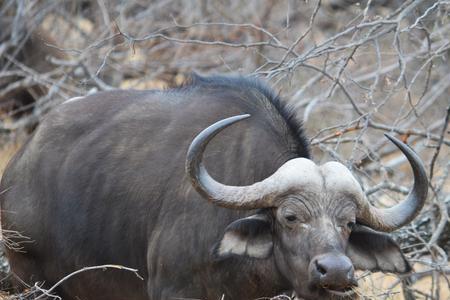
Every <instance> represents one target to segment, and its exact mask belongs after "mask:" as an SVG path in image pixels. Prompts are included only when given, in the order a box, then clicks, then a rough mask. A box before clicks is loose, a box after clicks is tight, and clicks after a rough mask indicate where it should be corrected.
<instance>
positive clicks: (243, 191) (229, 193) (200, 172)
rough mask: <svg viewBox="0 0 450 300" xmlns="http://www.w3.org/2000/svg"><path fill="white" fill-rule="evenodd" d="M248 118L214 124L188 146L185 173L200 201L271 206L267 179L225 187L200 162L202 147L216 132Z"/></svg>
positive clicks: (231, 119) (231, 204) (219, 203)
mask: <svg viewBox="0 0 450 300" xmlns="http://www.w3.org/2000/svg"><path fill="white" fill-rule="evenodd" d="M248 117H250V115H248V114H246V115H239V116H234V117H230V118H227V119H224V120H221V121H218V122H216V123H214V124H212V125H211V126H209V127H208V128H206V129H204V130H203V131H202V132H200V133H199V134H198V135H197V136H196V137H195V139H194V140H193V141H192V143H191V145H190V146H189V150H188V152H187V156H186V173H187V174H188V175H189V177H190V179H191V182H192V185H193V186H194V188H195V189H196V190H197V192H199V193H200V194H201V195H202V196H203V197H204V198H206V199H208V201H211V202H212V203H214V204H216V205H218V206H222V207H227V208H235V209H255V208H262V207H271V206H273V203H272V201H271V199H272V198H273V197H272V195H271V194H272V192H271V189H270V184H269V181H270V177H269V178H267V179H266V180H263V181H261V182H257V183H254V184H252V185H249V186H229V185H224V184H222V183H220V182H217V181H216V180H214V178H212V177H211V176H210V175H209V174H208V171H207V170H206V169H205V166H204V165H203V163H202V159H203V153H204V151H205V149H206V146H207V145H208V143H209V142H210V141H211V139H212V138H214V137H215V136H216V135H217V134H218V133H219V132H221V131H222V130H224V129H225V128H227V127H228V126H231V125H232V124H234V123H236V122H239V121H241V120H244V119H247V118H248Z"/></svg>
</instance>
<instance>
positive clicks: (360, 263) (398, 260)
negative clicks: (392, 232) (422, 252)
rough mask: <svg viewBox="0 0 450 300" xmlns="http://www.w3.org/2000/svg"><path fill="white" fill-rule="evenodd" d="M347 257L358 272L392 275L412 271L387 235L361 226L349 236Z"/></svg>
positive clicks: (397, 247) (398, 248)
mask: <svg viewBox="0 0 450 300" xmlns="http://www.w3.org/2000/svg"><path fill="white" fill-rule="evenodd" d="M347 256H348V257H349V258H350V259H351V260H352V262H353V266H354V267H355V268H356V269H360V270H370V271H382V272H392V273H408V272H410V271H411V270H412V269H411V266H410V264H409V263H408V261H407V260H406V258H405V256H404V255H403V253H402V251H401V250H400V247H399V246H398V245H397V243H396V242H395V241H394V240H393V239H392V238H391V237H390V236H389V235H387V234H384V233H379V232H377V231H374V230H372V229H370V228H368V227H366V226H362V225H356V226H355V227H354V229H353V230H352V233H351V234H350V238H349V245H348V248H347Z"/></svg>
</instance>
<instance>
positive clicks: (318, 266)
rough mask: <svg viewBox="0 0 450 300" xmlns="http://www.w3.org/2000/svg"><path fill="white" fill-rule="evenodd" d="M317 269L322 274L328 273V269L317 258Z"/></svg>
mask: <svg viewBox="0 0 450 300" xmlns="http://www.w3.org/2000/svg"><path fill="white" fill-rule="evenodd" d="M316 270H317V272H319V273H320V275H322V276H323V275H325V274H327V270H326V269H325V268H324V267H323V266H322V265H321V264H320V263H319V261H317V260H316Z"/></svg>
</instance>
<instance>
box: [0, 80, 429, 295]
mask: <svg viewBox="0 0 450 300" xmlns="http://www.w3.org/2000/svg"><path fill="white" fill-rule="evenodd" d="M244 114H249V115H251V117H250V118H248V115H244ZM243 119H246V120H245V121H241V120H243ZM238 121H241V122H238ZM235 123H236V124H235ZM211 124H213V125H211ZM232 124H234V125H233V126H231V127H229V128H227V129H226V130H225V131H223V132H222V133H220V135H219V136H217V137H215V138H214V136H215V135H217V134H218V133H219V132H220V131H222V130H223V129H225V128H226V127H228V126H230V125H232ZM210 125H211V126H210ZM205 128H206V129H205ZM388 137H389V136H388ZM389 139H390V140H391V141H392V142H393V143H394V144H395V145H396V146H397V147H398V148H400V150H401V151H402V152H403V153H404V155H406V157H407V158H408V160H409V162H410V164H411V166H412V169H413V172H414V186H413V188H412V190H411V193H410V194H409V195H408V196H407V199H405V200H404V201H402V202H401V203H399V204H398V205H396V206H394V207H392V208H388V209H380V208H376V207H374V206H372V205H371V204H370V203H369V202H368V201H367V200H366V198H365V196H364V193H363V192H362V189H361V187H360V185H359V184H358V182H357V181H356V180H355V178H354V177H353V176H352V174H351V172H350V171H349V170H348V169H347V168H346V167H345V166H344V165H342V164H340V163H338V162H329V163H326V164H324V165H321V166H319V165H316V164H315V163H314V162H313V161H311V160H310V159H309V158H310V154H309V150H308V142H307V140H306V139H305V137H304V134H303V131H302V126H301V123H300V122H299V121H298V120H297V119H296V118H295V117H294V115H293V112H292V111H291V110H290V109H289V107H287V106H286V105H285V104H283V102H282V101H281V100H280V99H279V97H278V96H276V95H275V94H274V93H273V92H272V91H271V89H270V88H268V87H267V86H266V85H264V83H262V82H260V81H258V80H257V79H252V78H246V77H231V76H216V77H200V76H193V78H192V79H191V81H190V82H189V83H187V84H185V85H184V86H181V87H179V88H175V89H169V90H165V91H123V90H121V91H119V90H116V91H108V92H102V93H97V94H94V95H90V96H86V97H84V98H78V99H74V100H70V101H67V102H65V103H64V104H62V105H60V106H59V107H57V108H55V109H54V110H53V111H52V112H50V113H49V114H48V115H47V117H46V118H45V120H44V121H43V122H42V123H41V124H40V125H39V127H38V128H37V131H36V132H35V134H34V135H33V136H32V137H31V139H30V140H29V141H28V143H27V144H26V145H25V146H24V147H23V148H22V149H21V150H20V151H19V153H18V154H17V155H16V156H15V158H14V159H13V160H12V161H11V163H10V164H9V166H8V168H7V170H6V171H5V174H4V177H3V179H2V183H1V191H3V192H2V193H1V198H2V199H1V211H2V226H3V229H7V230H15V231H18V232H20V233H21V234H22V235H25V236H28V237H30V238H31V239H32V240H33V242H32V243H22V246H23V251H21V252H17V251H12V250H8V252H7V255H8V258H9V261H10V264H11V268H12V270H13V272H14V273H15V274H16V275H17V277H19V278H21V279H22V280H24V281H25V282H28V283H32V282H34V281H45V284H46V285H47V286H50V285H52V284H54V283H55V282H56V281H57V280H59V279H60V278H61V277H63V276H64V275H66V274H68V273H70V272H72V271H75V270H77V269H80V268H82V267H85V266H93V265H102V264H119V265H124V266H128V267H132V268H136V269H138V270H139V273H140V274H141V275H142V277H143V278H144V280H140V279H138V278H136V276H134V275H133V274H131V273H128V272H124V271H117V270H107V271H92V272H84V273H81V274H79V275H78V276H77V277H74V278H72V279H70V280H68V281H66V282H65V284H63V285H62V286H61V287H60V289H59V290H58V293H59V294H60V295H61V296H62V297H63V298H64V299H83V300H89V299H95V300H101V299H105V300H106V299H108V300H119V299H120V300H124V299H146V300H149V299H151V300H160V299H213V300H216V299H217V300H218V299H232V300H239V299H242V300H244V299H245V300H248V299H255V298H258V297H267V296H274V295H277V294H280V293H283V292H289V291H295V293H296V294H297V295H298V296H300V297H302V298H305V299H328V298H335V297H340V296H346V295H349V296H351V294H352V288H353V287H354V286H355V285H356V284H357V282H356V279H355V275H354V270H355V269H369V270H381V271H386V272H395V273H405V272H409V271H410V269H411V268H410V265H409V264H408V262H407V260H406V259H405V257H404V256H403V254H402V252H401V251H400V249H399V247H398V245H397V244H396V243H395V242H394V241H393V240H392V239H391V238H390V237H389V236H388V235H386V234H383V233H380V232H379V231H383V232H388V231H392V230H395V229H397V228H399V227H401V226H403V225H405V224H407V223H408V222H410V221H411V220H412V219H413V218H414V217H415V216H416V215H417V214H418V212H419V211H420V209H421V208H422V206H423V205H424V201H425V199H426V195H427V177H426V174H425V171H424V167H423V165H422V162H421V160H420V158H419V157H418V156H417V155H416V154H415V153H414V152H413V150H411V148H409V147H408V146H406V145H404V144H403V143H401V142H400V141H398V140H396V139H395V138H393V137H389ZM207 170H208V171H207ZM208 172H209V173H208ZM209 174H211V175H209ZM213 178H214V179H213ZM216 180H217V181H216ZM205 199H207V200H208V201H209V202H211V203H208V201H205ZM16 242H20V241H16ZM222 296H223V298H221V297H222Z"/></svg>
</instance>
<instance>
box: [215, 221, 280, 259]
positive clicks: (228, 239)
mask: <svg viewBox="0 0 450 300" xmlns="http://www.w3.org/2000/svg"><path fill="white" fill-rule="evenodd" d="M272 246H273V244H272V224H271V220H270V218H269V217H268V216H267V215H266V214H256V215H252V216H250V217H247V218H243V219H238V220H236V221H234V222H233V223H231V224H230V225H228V226H227V228H226V229H225V233H224V234H223V236H222V238H221V239H220V241H219V242H218V243H217V244H216V245H215V246H214V249H213V255H214V257H215V258H216V259H224V258H227V257H229V256H232V255H240V256H246V257H252V258H267V257H268V256H269V255H270V254H271V253H272Z"/></svg>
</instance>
